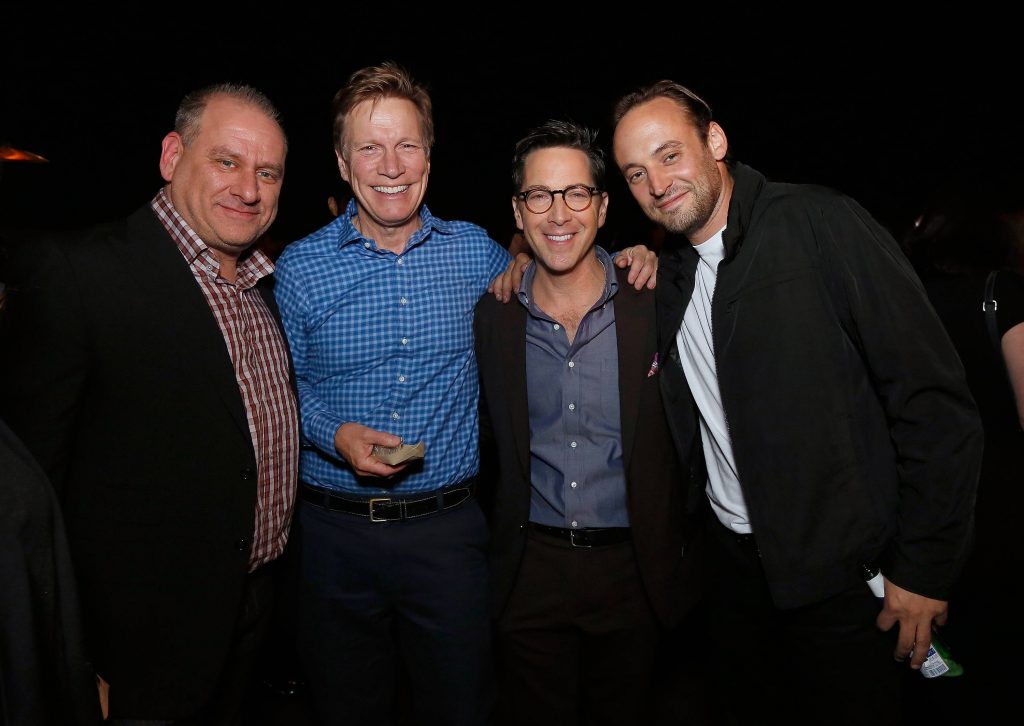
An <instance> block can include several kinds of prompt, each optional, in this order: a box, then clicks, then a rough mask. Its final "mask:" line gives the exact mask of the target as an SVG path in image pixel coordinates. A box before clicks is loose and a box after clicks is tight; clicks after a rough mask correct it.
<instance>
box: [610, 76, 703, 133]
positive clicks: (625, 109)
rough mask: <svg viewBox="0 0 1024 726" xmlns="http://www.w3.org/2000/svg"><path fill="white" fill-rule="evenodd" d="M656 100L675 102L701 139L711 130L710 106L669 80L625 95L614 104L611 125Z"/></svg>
mask: <svg viewBox="0 0 1024 726" xmlns="http://www.w3.org/2000/svg"><path fill="white" fill-rule="evenodd" d="M656 98H667V99H669V100H670V101H675V102H676V103H677V104H678V105H679V106H681V107H682V108H683V110H684V111H686V114H687V115H688V116H689V117H690V122H691V123H692V124H693V126H694V128H696V129H697V132H698V133H699V134H700V136H701V138H706V137H707V135H708V131H709V130H710V128H711V122H712V121H713V120H714V117H713V116H712V114H711V106H709V105H708V103H707V101H705V100H704V99H703V98H701V97H700V96H698V95H697V94H696V93H694V92H693V91H691V90H690V89H689V88H687V87H686V86H683V85H681V84H679V83H676V82H675V81H669V80H662V81H656V82H654V83H651V84H649V85H647V86H643V87H642V88H639V89H637V90H635V91H633V92H632V93H627V94H626V95H625V96H623V97H622V98H620V99H619V100H618V102H617V103H616V104H615V111H614V112H613V113H612V122H613V125H615V126H618V125H619V121H621V120H622V117H623V116H625V115H626V114H627V113H629V112H630V111H631V110H632V109H633V108H635V107H637V106H639V105H640V104H642V103H647V102H648V101H653V100H654V99H656Z"/></svg>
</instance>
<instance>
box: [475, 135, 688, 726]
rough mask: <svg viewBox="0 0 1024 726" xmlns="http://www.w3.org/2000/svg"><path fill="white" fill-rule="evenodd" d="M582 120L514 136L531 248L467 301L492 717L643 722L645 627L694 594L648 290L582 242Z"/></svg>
mask: <svg viewBox="0 0 1024 726" xmlns="http://www.w3.org/2000/svg"><path fill="white" fill-rule="evenodd" d="M594 138H595V134H594V133H593V132H592V131H590V130H588V129H585V128H581V127H579V126H576V125H574V124H572V123H568V122H562V121H549V122H547V123H546V124H544V125H542V126H540V127H538V128H535V129H533V130H532V131H530V132H529V133H528V134H527V135H526V136H525V137H524V138H523V139H521V140H520V141H519V142H518V143H517V145H516V150H515V158H514V162H513V189H514V194H513V198H512V211H513V214H514V215H515V220H516V225H517V227H518V228H519V229H520V230H521V231H522V233H523V235H524V237H525V239H526V241H527V243H528V244H529V246H530V249H531V250H532V251H533V255H534V261H533V262H532V263H531V265H530V266H529V267H528V268H527V270H526V273H525V275H524V277H523V280H522V284H521V285H520V288H519V292H518V300H517V301H514V302H513V303H512V304H510V305H503V304H501V303H500V302H497V301H496V300H494V299H493V298H489V297H488V298H485V299H483V300H481V302H480V304H479V305H478V306H477V312H476V319H475V336H476V350H477V360H478V361H479V365H480V372H481V384H482V395H483V402H484V404H485V405H484V407H483V408H484V410H485V411H486V416H485V423H487V424H489V426H485V428H484V430H485V432H486V431H488V430H490V431H492V432H493V436H492V437H488V438H493V447H494V449H495V450H496V454H497V460H498V462H497V463H498V466H497V467H495V468H496V469H497V470H498V471H499V472H500V474H499V476H498V481H497V482H496V488H495V492H494V512H493V517H492V546H491V572H492V580H493V586H492V589H493V614H494V615H495V616H496V618H497V650H498V663H499V675H500V680H499V683H500V691H499V709H498V713H499V716H500V717H501V718H502V719H504V722H506V723H509V724H535V723H538V722H539V723H567V724H571V723H586V724H616V725H619V726H621V725H623V724H646V723H651V722H652V713H651V711H650V707H651V705H652V699H651V698H650V697H649V696H650V694H651V688H652V683H653V682H654V681H655V677H654V676H655V674H654V666H655V662H656V652H657V645H658V643H659V640H660V638H661V636H662V635H663V632H664V631H663V628H665V627H670V626H672V625H674V624H675V623H676V621H677V620H678V618H679V616H680V615H681V613H682V612H684V611H685V610H686V609H687V608H688V606H689V605H690V604H691V603H692V602H693V600H694V597H695V591H694V590H693V589H692V588H684V587H683V585H684V574H685V572H686V571H687V570H689V569H690V568H691V567H692V562H693V558H692V556H690V555H689V553H688V552H687V553H686V556H685V557H684V531H685V521H684V512H685V502H684V493H685V491H686V489H687V487H686V486H684V484H683V474H682V472H681V469H680V466H679V463H678V461H677V459H676V456H675V453H674V451H675V449H674V447H673V445H672V440H671V437H670V435H669V432H668V427H667V424H666V420H665V412H664V409H663V404H662V401H661V396H660V391H659V388H658V378H657V373H658V368H659V364H658V357H657V340H656V326H655V315H654V295H653V294H650V293H647V292H638V291H637V290H635V289H633V288H632V287H631V286H630V285H629V284H627V281H626V277H625V274H624V273H623V271H621V270H616V268H615V266H614V265H613V264H612V263H611V261H610V259H609V256H608V254H607V253H606V252H605V251H604V250H603V249H601V248H600V247H597V246H595V240H596V237H597V233H598V229H599V228H600V227H602V226H603V225H604V222H605V215H606V214H607V211H608V193H607V192H606V191H604V189H603V182H604V156H603V153H602V151H601V150H600V149H599V148H598V147H597V146H596V145H595V143H594ZM488 450H489V447H486V446H485V449H484V451H485V454H486V452H487V451H488Z"/></svg>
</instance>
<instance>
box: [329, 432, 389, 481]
mask: <svg viewBox="0 0 1024 726" xmlns="http://www.w3.org/2000/svg"><path fill="white" fill-rule="evenodd" d="M400 443H402V439H401V438H400V437H398V436H395V435H394V434H389V433H385V432H383V431H376V430H374V429H371V428H370V427H369V426H363V425H362V424H359V423H353V422H349V423H344V424H342V425H341V426H339V427H338V430H337V431H336V432H335V434H334V448H336V449H337V450H338V453H339V454H341V455H342V457H344V459H345V461H347V462H348V465H349V466H351V467H352V471H354V472H355V473H356V474H357V475H358V476H381V477H388V476H393V475H394V474H397V473H398V472H400V471H401V470H402V469H404V468H405V467H406V464H400V465H399V466H391V465H390V464H385V463H384V462H382V461H381V460H380V459H378V458H377V457H376V456H374V455H373V447H374V446H376V445H380V446H387V447H389V448H390V447H392V446H398V445H399V444H400Z"/></svg>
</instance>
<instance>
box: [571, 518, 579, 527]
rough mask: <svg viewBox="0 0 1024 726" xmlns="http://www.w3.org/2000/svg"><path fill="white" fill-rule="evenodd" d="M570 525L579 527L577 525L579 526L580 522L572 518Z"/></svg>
mask: <svg viewBox="0 0 1024 726" xmlns="http://www.w3.org/2000/svg"><path fill="white" fill-rule="evenodd" d="M572 526H573V527H579V526H580V523H579V522H577V521H576V520H575V519H574V520H572Z"/></svg>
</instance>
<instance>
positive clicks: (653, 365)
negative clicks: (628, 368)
mask: <svg viewBox="0 0 1024 726" xmlns="http://www.w3.org/2000/svg"><path fill="white" fill-rule="evenodd" d="M657 372H658V354H657V353H655V354H654V360H652V361H651V369H650V370H649V371H647V377H648V378H650V377H651V376H653V375H654V374H655V373H657Z"/></svg>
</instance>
